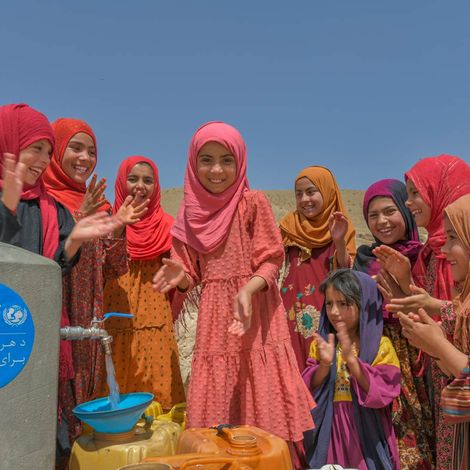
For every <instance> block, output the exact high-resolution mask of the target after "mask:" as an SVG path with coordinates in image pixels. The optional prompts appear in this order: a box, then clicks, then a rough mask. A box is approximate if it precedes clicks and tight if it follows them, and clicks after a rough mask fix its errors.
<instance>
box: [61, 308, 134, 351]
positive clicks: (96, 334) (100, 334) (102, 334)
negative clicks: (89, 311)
mask: <svg viewBox="0 0 470 470" xmlns="http://www.w3.org/2000/svg"><path fill="white" fill-rule="evenodd" d="M110 317H123V318H132V317H133V315H132V314H130V313H117V312H110V313H105V314H104V315H103V318H102V319H98V318H96V317H94V318H93V320H92V321H91V326H90V327H89V328H84V327H83V326H65V327H64V328H61V329H60V339H64V340H71V341H75V340H82V339H98V340H100V341H101V344H102V345H103V349H104V352H105V354H111V343H112V342H113V337H112V336H111V335H110V334H109V333H108V332H107V331H106V330H105V329H103V328H100V326H101V325H102V324H103V323H104V322H105V321H106V320H107V319H108V318H110Z"/></svg>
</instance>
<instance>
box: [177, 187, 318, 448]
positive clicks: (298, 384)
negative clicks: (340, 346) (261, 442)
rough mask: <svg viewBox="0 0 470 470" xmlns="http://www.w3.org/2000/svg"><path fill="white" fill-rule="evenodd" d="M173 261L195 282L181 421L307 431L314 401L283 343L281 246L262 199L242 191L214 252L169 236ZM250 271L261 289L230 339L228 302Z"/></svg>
mask: <svg viewBox="0 0 470 470" xmlns="http://www.w3.org/2000/svg"><path fill="white" fill-rule="evenodd" d="M172 258H174V259H177V260H178V261H180V262H181V263H182V264H183V265H184V268H185V270H186V272H187V273H188V274H189V275H190V277H191V279H192V281H193V283H194V284H197V283H202V292H201V298H200V303H199V314H198V324H197V331H196V345H195V350H194V355H193V362H192V373H191V382H190V386H189V393H188V418H187V425H188V426H189V427H206V426H213V425H217V424H221V423H231V424H251V425H254V426H258V427H260V428H262V429H264V430H267V431H269V432H272V433H274V434H276V435H278V436H280V437H282V438H283V439H285V440H288V441H300V440H302V438H303V432H304V431H306V430H308V429H312V428H313V422H312V417H311V414H310V410H311V408H313V406H314V402H313V399H312V396H311V394H310V392H309V390H308V389H307V387H306V386H305V384H304V383H303V381H302V378H301V376H300V373H299V369H298V367H297V363H296V359H295V354H294V351H293V349H292V345H291V342H290V336H289V329H288V327H287V322H286V315H285V310H284V306H283V304H282V300H281V297H280V295H279V289H278V286H277V277H278V271H279V267H280V265H281V263H282V260H283V245H282V242H281V238H280V233H279V230H278V228H277V226H276V223H275V221H274V217H273V214H272V210H271V207H270V205H269V203H268V201H267V200H266V198H265V196H264V195H263V194H262V193H260V192H257V191H247V192H245V193H244V195H243V197H242V199H241V200H240V203H239V204H238V207H237V210H236V212H235V215H234V217H233V219H232V222H231V225H230V228H229V234H228V237H227V239H226V241H225V243H223V244H222V245H221V246H219V247H218V248H217V249H216V250H215V251H213V252H211V253H208V254H205V255H204V254H199V253H197V252H196V251H195V250H194V249H192V248H191V247H189V246H187V245H185V244H184V243H182V242H180V241H179V240H175V241H174V245H173V250H172ZM254 275H256V276H260V277H262V278H263V279H265V280H266V282H267V284H268V287H267V288H266V289H265V290H263V291H261V292H258V293H256V294H255V295H254V296H253V298H252V307H253V314H252V323H251V327H250V329H249V330H248V332H247V333H246V334H245V335H244V336H242V337H237V336H234V335H232V334H230V333H229V332H228V328H229V325H230V324H231V323H232V320H233V300H234V297H235V295H236V294H237V292H238V291H239V289H240V288H241V287H242V286H244V285H245V284H246V283H247V282H248V281H249V280H250V278H251V277H252V276H254Z"/></svg>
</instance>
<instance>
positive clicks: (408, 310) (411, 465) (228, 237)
mask: <svg viewBox="0 0 470 470" xmlns="http://www.w3.org/2000/svg"><path fill="white" fill-rule="evenodd" d="M97 149H98V146H97V141H96V137H95V135H94V133H93V130H92V129H91V128H90V126H89V125H88V124H86V123H85V122H83V121H80V120H77V119H69V118H62V119H58V120H57V121H55V122H54V123H52V126H51V125H50V124H49V122H48V120H47V118H46V117H45V116H44V115H43V114H41V113H39V112H38V111H36V110H34V109H32V108H30V107H28V106H27V105H7V106H1V107H0V161H1V163H2V167H3V171H2V175H1V179H0V191H1V199H0V241H1V242H5V243H11V244H15V245H17V246H20V247H23V248H25V249H27V250H30V251H33V252H35V253H38V254H41V255H43V256H47V257H49V258H51V259H54V260H55V261H57V262H58V263H59V265H60V266H61V268H62V272H63V308H62V318H61V323H62V325H67V324H71V325H80V326H89V325H90V323H91V321H92V320H93V319H98V320H101V319H102V318H103V313H104V312H106V311H119V312H124V313H132V314H133V318H112V319H109V320H107V321H108V322H109V323H107V324H106V328H107V330H108V331H109V332H110V333H111V334H112V336H113V338H114V343H113V360H114V363H115V367H116V377H117V382H118V384H119V386H120V389H121V392H122V393H126V392H133V391H149V392H152V393H154V395H155V398H156V400H158V401H160V402H161V403H162V405H163V407H164V408H167V409H168V408H170V407H171V406H172V405H173V404H175V403H178V402H181V401H184V399H185V390H184V387H183V382H182V379H181V373H180V368H179V360H178V348H177V345H176V340H175V335H174V332H173V318H174V317H175V315H178V311H179V306H181V305H182V301H183V300H184V299H188V298H189V299H194V298H196V297H197V305H198V320H197V330H196V341H195V347H194V353H193V359H192V368H191V379H190V383H189V389H188V393H187V404H188V416H187V424H188V426H191V427H207V426H213V425H216V424H220V423H232V424H251V425H255V426H258V427H260V428H262V429H265V430H267V431H270V432H272V433H274V434H276V435H278V436H280V437H282V438H283V439H285V440H286V441H287V442H288V445H289V448H290V450H291V454H292V458H293V462H294V465H295V467H296V468H308V467H312V468H318V467H320V466H322V465H324V464H327V463H339V464H341V465H343V466H346V467H351V468H358V469H398V468H402V469H433V468H436V469H446V470H447V469H449V468H456V469H461V468H465V469H468V468H469V467H468V465H470V464H469V463H468V457H469V452H470V449H469V446H470V444H469V440H468V435H469V434H468V433H469V430H468V425H467V424H468V423H466V424H464V425H461V426H460V425H459V426H458V427H455V426H454V427H451V426H449V425H447V424H446V423H445V421H444V419H443V416H442V410H441V408H440V404H439V398H440V394H441V392H442V390H443V389H444V388H445V387H446V385H447V384H448V382H450V381H451V379H452V378H453V377H457V376H458V375H459V374H460V373H461V372H462V371H463V370H467V373H468V368H467V369H466V367H467V364H468V354H469V353H470V321H469V320H468V318H469V315H470V314H469V312H470V307H469V305H468V304H469V302H470V289H469V287H468V286H469V285H470V281H469V276H470V273H469V266H470V263H469V260H470V245H469V243H470V233H469V231H468V230H469V226H470V201H469V197H470V196H469V195H470V167H469V166H468V165H467V164H466V163H465V162H464V161H463V160H461V159H459V158H457V157H451V156H439V157H434V158H427V159H424V160H421V161H420V162H418V163H417V164H416V165H415V166H414V167H413V168H412V169H411V170H410V171H409V172H408V173H407V174H406V175H405V181H406V185H405V184H404V183H402V182H400V181H398V180H381V181H379V182H377V183H374V184H373V185H372V186H371V187H370V188H369V189H368V190H367V191H366V193H365V197H364V206H363V210H364V217H365V219H366V221H367V224H368V226H369V229H370V231H371V233H372V235H373V236H374V240H375V241H374V243H373V244H372V245H371V246H366V245H363V246H361V247H359V249H358V250H357V253H356V247H355V231H354V227H353V226H352V223H351V221H350V218H349V216H348V214H347V210H346V208H345V206H344V204H343V202H342V198H341V194H340V191H339V188H338V185H337V183H336V181H335V178H334V176H333V174H332V173H331V172H330V171H329V170H328V169H326V168H324V167H320V166H311V167H308V168H305V169H304V170H302V171H301V172H300V173H299V175H298V176H297V178H296V180H295V200H296V210H295V211H293V212H291V213H289V214H287V215H286V216H285V217H284V218H283V219H282V220H281V222H280V227H278V226H277V224H276V222H275V220H274V217H273V214H272V210H271V207H270V205H269V202H268V201H267V199H266V198H265V196H264V195H263V193H261V192H259V191H252V190H250V188H249V183H248V180H247V176H246V167H247V156H246V147H245V142H244V140H243V138H242V136H241V135H240V133H239V132H238V131H237V130H236V129H235V128H233V127H232V126H229V125H228V124H225V123H222V122H210V123H207V124H205V125H203V126H201V127H200V128H199V129H198V130H197V131H196V132H195V134H194V136H193V138H192V139H191V142H190V146H189V156H188V163H187V166H186V174H185V179H184V197H183V201H182V203H181V206H180V209H179V212H178V215H177V217H176V220H173V219H172V218H171V217H170V216H169V215H168V214H166V213H165V212H164V211H163V209H162V207H161V205H160V185H159V180H158V178H159V175H158V169H157V167H156V165H155V163H154V162H153V161H152V160H151V159H149V158H147V157H144V156H132V157H129V158H127V159H125V160H124V161H123V162H122V163H121V165H120V167H119V171H118V175H117V178H116V183H115V200H114V205H111V204H110V203H108V201H107V200H106V199H105V197H104V191H105V189H106V181H105V180H104V179H101V180H98V178H97V176H96V175H93V176H92V174H93V172H94V168H95V166H96V162H97V155H98V151H97ZM90 177H91V181H90V183H89V184H88V186H87V181H88V180H89V178H90ZM417 226H420V227H423V228H425V229H426V231H427V236H428V238H427V241H426V243H425V244H424V245H422V244H421V242H420V239H419V234H418V230H417ZM279 272H281V275H279ZM172 310H173V312H172ZM426 312H427V313H426ZM438 322H439V323H438ZM103 362H104V358H103V354H102V352H101V350H100V348H99V347H98V345H97V343H96V342H92V341H89V342H86V341H85V342H74V343H70V342H69V343H67V342H62V343H61V348H60V370H59V372H60V374H59V380H60V384H59V430H62V432H61V433H59V436H60V437H61V440H60V441H59V444H60V446H62V447H64V449H65V450H66V448H67V446H68V445H69V442H67V441H71V440H73V439H75V438H76V437H77V436H78V434H79V433H80V423H79V422H77V421H76V420H75V418H74V416H73V413H72V411H71V410H72V408H73V407H74V406H75V405H76V404H78V403H82V402H84V401H88V400H91V399H93V398H96V397H98V396H103V395H105V394H106V393H107V391H106V386H105V381H106V377H105V372H104V364H103ZM428 365H429V367H428ZM465 433H466V434H465ZM462 436H467V440H465V438H462ZM67 437H68V439H66V438H67ZM465 465H466V466H465Z"/></svg>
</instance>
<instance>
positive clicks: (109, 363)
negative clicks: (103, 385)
mask: <svg viewBox="0 0 470 470" xmlns="http://www.w3.org/2000/svg"><path fill="white" fill-rule="evenodd" d="M105 360H106V374H107V378H106V381H107V382H108V387H109V403H110V404H111V409H112V410H114V409H115V408H117V406H118V404H119V401H120V399H119V385H118V383H117V382H116V373H115V372H114V364H113V357H112V356H111V354H106V355H105Z"/></svg>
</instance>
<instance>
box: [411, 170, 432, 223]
mask: <svg viewBox="0 0 470 470" xmlns="http://www.w3.org/2000/svg"><path fill="white" fill-rule="evenodd" d="M406 192H407V194H408V199H407V200H406V207H408V209H409V210H410V212H411V214H412V215H413V217H414V219H415V221H416V225H417V226H418V227H426V226H427V225H428V224H429V222H430V221H431V208H430V207H429V206H428V205H427V204H426V203H425V202H424V199H423V198H422V197H421V194H420V193H419V191H418V189H417V188H416V186H415V184H414V183H413V181H411V179H410V178H408V179H407V181H406Z"/></svg>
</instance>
